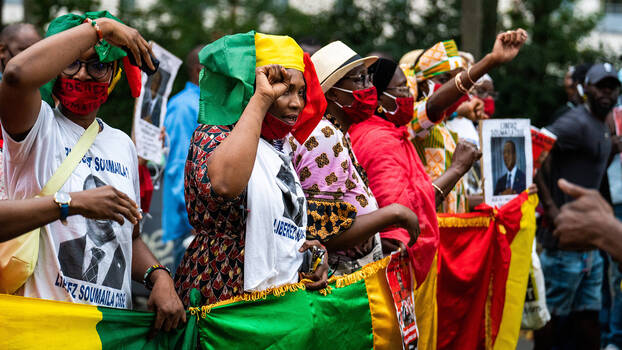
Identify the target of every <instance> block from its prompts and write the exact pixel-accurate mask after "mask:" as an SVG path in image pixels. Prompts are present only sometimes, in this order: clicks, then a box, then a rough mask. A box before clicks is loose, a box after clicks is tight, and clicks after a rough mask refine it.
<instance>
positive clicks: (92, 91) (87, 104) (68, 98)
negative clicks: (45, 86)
mask: <svg viewBox="0 0 622 350" xmlns="http://www.w3.org/2000/svg"><path fill="white" fill-rule="evenodd" d="M109 85H110V84H108V83H100V82H97V81H89V80H87V81H81V80H76V79H68V78H58V79H57V80H56V84H55V85H54V95H55V96H56V97H58V100H59V101H60V103H61V104H62V105H63V106H64V107H65V108H67V109H68V110H70V111H71V112H73V113H75V114H77V115H87V114H89V113H91V112H93V111H94V110H96V109H98V108H99V107H100V106H101V105H102V104H103V103H104V102H106V100H107V99H108V86H109Z"/></svg>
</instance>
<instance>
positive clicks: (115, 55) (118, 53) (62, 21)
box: [40, 11, 141, 106]
mask: <svg viewBox="0 0 622 350" xmlns="http://www.w3.org/2000/svg"><path fill="white" fill-rule="evenodd" d="M87 18H90V19H92V20H96V19H98V18H110V19H114V20H115V21H117V22H119V23H123V22H122V21H121V20H120V19H118V18H117V17H115V16H113V15H111V14H110V13H109V12H108V11H97V12H87V13H85V14H84V15H77V14H73V13H69V14H66V15H63V16H60V17H57V18H55V19H54V20H53V21H52V22H50V25H49V26H48V30H47V32H46V33H45V37H46V38H47V37H49V36H52V35H54V34H58V33H60V32H63V31H65V30H67V29H71V28H73V27H77V26H79V25H80V24H82V23H84V20H86V19H87ZM95 52H96V53H97V56H98V57H99V60H100V61H101V62H114V61H116V60H119V59H122V60H123V68H124V69H125V75H126V77H127V80H128V84H129V85H130V91H131V93H132V97H134V98H136V97H138V96H139V95H140V88H141V74H140V69H139V68H138V67H137V66H134V65H132V64H130V62H129V59H128V58H127V53H126V52H125V51H124V50H123V49H121V48H119V47H116V46H113V45H111V44H110V43H109V42H107V41H106V40H101V41H100V42H99V43H97V44H96V45H95ZM120 72H121V71H120V70H119V72H117V74H116V76H115V77H114V78H113V80H112V83H111V84H110V87H109V88H108V92H110V91H112V89H113V88H114V87H115V85H116V83H117V82H118V81H119V79H120V78H121V74H120ZM55 82H56V79H52V80H51V81H49V82H48V83H47V84H45V85H44V86H42V87H41V89H40V91H41V97H42V99H43V100H44V101H45V102H47V103H48V104H50V105H51V106H54V101H53V99H52V89H53V88H54V84H55Z"/></svg>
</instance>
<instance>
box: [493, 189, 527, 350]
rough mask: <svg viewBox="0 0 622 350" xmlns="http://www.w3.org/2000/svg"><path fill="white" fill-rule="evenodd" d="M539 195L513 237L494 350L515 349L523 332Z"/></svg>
mask: <svg viewBox="0 0 622 350" xmlns="http://www.w3.org/2000/svg"><path fill="white" fill-rule="evenodd" d="M537 206H538V195H536V194H532V195H530V196H529V198H528V199H527V200H526V201H525V203H523V205H522V206H521V212H522V214H523V215H522V217H521V220H520V230H519V231H518V233H517V234H516V237H514V240H513V241H512V244H511V245H510V249H511V250H512V259H511V260H510V270H509V272H508V280H507V282H506V285H505V304H504V306H503V316H502V318H501V325H500V326H499V333H498V334H497V339H496V341H495V345H494V350H506V349H507V350H513V349H516V343H517V341H518V332H519V331H520V324H521V319H522V317H523V306H524V304H525V293H526V292H527V279H528V278H529V277H528V276H529V267H530V266H531V250H532V246H531V245H532V244H533V241H534V240H533V239H534V236H535V234H536V214H535V213H536V207H537Z"/></svg>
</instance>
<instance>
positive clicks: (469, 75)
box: [466, 66, 475, 86]
mask: <svg viewBox="0 0 622 350" xmlns="http://www.w3.org/2000/svg"><path fill="white" fill-rule="evenodd" d="M471 68H473V66H471V67H469V69H467V71H466V73H467V78H469V82H470V83H471V86H473V85H475V82H474V81H473V79H472V78H471Z"/></svg>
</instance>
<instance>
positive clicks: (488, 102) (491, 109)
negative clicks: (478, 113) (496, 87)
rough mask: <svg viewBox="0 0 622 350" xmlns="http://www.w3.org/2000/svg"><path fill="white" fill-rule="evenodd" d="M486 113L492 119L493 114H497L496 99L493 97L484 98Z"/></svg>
mask: <svg viewBox="0 0 622 350" xmlns="http://www.w3.org/2000/svg"><path fill="white" fill-rule="evenodd" d="M484 113H486V115H487V116H489V117H492V115H493V114H495V99H494V98H492V97H490V96H489V97H485V98H484Z"/></svg>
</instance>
